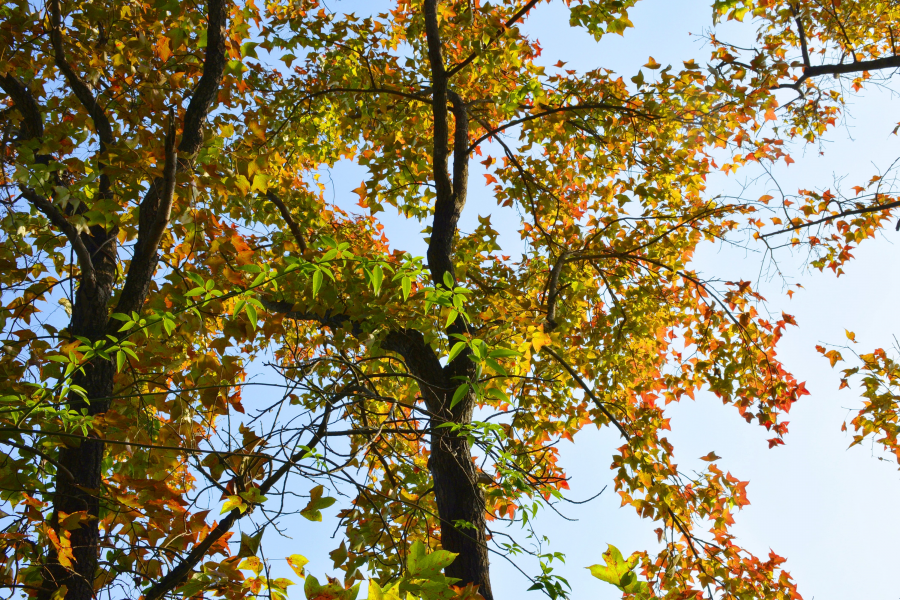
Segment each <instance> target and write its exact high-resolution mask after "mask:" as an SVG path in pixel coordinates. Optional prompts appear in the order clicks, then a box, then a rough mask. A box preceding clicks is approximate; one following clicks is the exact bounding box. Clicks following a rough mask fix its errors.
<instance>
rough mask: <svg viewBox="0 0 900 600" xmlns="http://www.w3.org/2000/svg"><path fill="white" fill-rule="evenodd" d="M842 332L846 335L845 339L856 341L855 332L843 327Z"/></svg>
mask: <svg viewBox="0 0 900 600" xmlns="http://www.w3.org/2000/svg"><path fill="white" fill-rule="evenodd" d="M844 333H845V334H846V335H847V339H848V340H850V341H851V342H856V334H855V333H853V332H852V331H850V330H849V329H845V330H844Z"/></svg>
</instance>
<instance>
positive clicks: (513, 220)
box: [266, 0, 900, 600]
mask: <svg viewBox="0 0 900 600" xmlns="http://www.w3.org/2000/svg"><path fill="white" fill-rule="evenodd" d="M379 4H381V3H380V2H372V1H371V0H367V1H366V0H342V1H333V2H331V3H330V6H331V7H332V8H333V9H334V10H335V11H337V12H356V13H357V14H366V13H369V12H373V11H376V10H377V7H378V5H379ZM566 12H567V11H566V10H565V8H564V6H563V4H562V2H558V1H557V2H554V4H553V5H551V6H545V5H542V6H541V7H540V8H539V9H538V10H537V11H536V13H535V14H534V15H533V16H532V17H531V18H530V19H529V20H528V21H527V23H526V24H525V29H526V30H527V31H529V32H531V33H532V34H533V35H535V36H536V37H537V38H538V39H539V40H540V42H541V45H542V46H543V48H544V55H543V56H544V57H545V58H546V60H547V62H548V64H549V63H555V62H556V61H557V60H560V59H561V60H564V61H566V62H568V63H569V64H568V66H569V67H571V68H577V69H579V70H587V69H591V68H595V67H598V66H603V67H606V68H611V69H613V70H615V71H617V72H619V73H620V74H621V75H623V76H625V77H626V79H627V78H628V77H630V76H632V75H634V74H635V73H636V71H637V69H638V68H640V66H641V65H642V64H644V63H646V62H647V59H648V57H649V56H653V57H654V58H655V59H656V60H657V61H659V62H660V63H662V64H663V65H665V64H668V63H672V64H675V65H678V64H680V63H679V62H678V61H681V60H688V59H690V58H697V59H698V62H700V61H701V60H703V59H705V58H706V55H707V54H708V51H707V50H706V49H705V48H704V47H703V46H702V43H701V40H700V39H699V38H698V37H697V36H696V35H694V36H691V35H689V33H691V32H693V33H694V34H697V33H701V32H702V31H703V30H704V29H705V28H707V27H709V25H710V24H711V10H710V8H709V4H708V3H707V2H704V1H700V0H678V1H675V0H643V1H642V2H639V3H638V6H637V7H636V8H635V9H634V10H633V11H632V12H631V13H630V18H631V20H632V21H633V22H634V25H635V28H634V29H632V30H629V31H627V32H626V33H625V35H624V37H618V36H614V38H612V39H608V40H604V41H603V43H601V44H597V43H596V42H594V41H593V39H592V38H590V37H589V36H588V35H587V34H585V33H583V32H581V31H577V30H573V29H571V28H570V27H569V26H568V18H567V14H566ZM723 30H724V31H723ZM719 33H720V35H724V36H726V37H728V38H729V39H733V40H735V41H745V42H746V41H747V40H748V39H749V37H750V35H752V26H750V25H748V24H740V25H735V24H728V25H726V26H724V27H720V29H719ZM896 106H897V102H896V101H893V102H892V100H891V98H890V96H889V95H888V94H887V93H885V92H882V91H867V92H866V94H865V96H864V97H863V98H859V99H857V100H855V101H854V103H853V105H852V106H851V110H850V117H849V118H848V119H847V121H846V122H845V123H844V124H843V125H842V126H841V127H839V128H837V129H836V130H835V131H833V132H832V133H831V134H830V135H829V140H831V142H830V143H829V144H827V153H826V155H825V156H819V155H818V149H817V148H813V147H803V146H798V147H795V148H793V149H792V150H791V154H792V156H793V158H794V159H795V160H796V163H795V164H793V165H791V166H790V167H786V166H784V165H780V166H778V167H776V168H775V170H774V172H773V173H774V175H775V177H776V178H777V180H778V182H779V183H780V184H781V185H782V186H783V187H784V188H785V189H786V190H796V189H797V188H798V187H804V188H809V189H824V188H827V187H829V186H830V185H832V184H833V180H834V177H835V176H841V175H847V174H849V175H850V176H851V178H850V179H851V180H852V181H851V183H850V185H854V184H855V183H857V182H859V181H865V180H868V179H869V177H871V176H872V175H873V174H875V173H876V171H877V168H878V167H881V168H884V167H886V166H887V165H888V164H889V163H890V162H891V160H892V159H893V158H894V157H897V156H898V155H900V141H898V138H897V136H891V135H890V132H891V130H892V129H893V127H894V125H896V122H897V121H898V120H900V114H898V113H900V111H898V110H897V109H896ZM473 166H474V165H473ZM756 175H759V173H758V172H754V171H752V170H749V169H748V170H747V171H745V172H742V173H739V174H738V176H737V177H733V178H731V179H729V178H725V177H724V176H723V177H712V178H710V193H711V195H715V194H717V193H729V192H732V193H733V192H737V191H738V190H739V189H740V185H741V183H742V182H743V181H745V180H746V179H750V178H752V177H754V176H756ZM362 178H363V173H362V172H361V171H360V170H359V169H358V168H357V167H354V166H352V165H340V166H339V167H337V168H336V169H334V170H333V172H332V177H331V181H330V183H329V185H331V186H332V192H333V194H334V198H335V201H336V203H338V204H339V205H341V206H343V207H345V208H346V209H348V210H354V211H358V210H360V209H359V208H358V207H356V206H355V202H356V195H355V194H353V193H352V192H351V191H350V190H352V189H353V188H355V187H357V186H358V185H359V181H361V179H362ZM482 180H483V179H482V178H481V177H480V175H478V174H477V173H475V174H473V176H472V177H471V179H470V188H471V189H470V197H471V200H470V201H469V205H468V206H467V208H466V212H465V213H464V216H463V219H462V222H461V228H462V229H463V230H471V229H473V228H474V226H475V224H477V220H476V217H477V216H478V215H479V214H480V215H486V214H491V213H493V214H492V217H493V224H494V227H495V228H496V229H498V230H499V231H500V232H501V234H502V238H501V244H506V245H507V246H509V245H511V246H513V247H520V246H521V242H520V241H519V236H518V234H517V233H516V229H517V226H518V219H517V217H516V215H515V214H514V213H513V212H512V211H507V212H504V213H500V212H497V210H496V204H495V203H494V201H493V200H492V199H491V197H490V194H489V191H488V190H487V189H483V188H482V187H481V181H482ZM770 187H771V186H770V185H765V184H764V183H758V184H755V186H754V187H752V188H751V191H753V193H756V192H758V193H757V194H756V195H757V196H758V195H762V194H763V193H765V192H766V191H768V190H769V188H770ZM379 216H380V217H384V223H385V226H386V230H387V236H388V238H389V239H390V240H391V242H392V244H393V245H394V246H396V247H398V248H403V249H407V250H410V251H412V252H413V253H414V254H418V255H422V254H424V249H425V246H424V243H423V242H422V236H421V234H420V233H419V232H420V231H421V229H422V228H423V227H424V224H420V223H418V222H415V221H412V222H408V221H404V220H403V219H402V218H399V217H396V216H394V215H392V214H385V213H381V214H380V215H379ZM897 242H900V233H894V232H887V233H886V234H885V235H884V236H883V237H882V238H880V239H878V240H876V241H873V242H870V243H868V244H866V245H864V246H863V247H862V248H861V249H860V250H858V251H857V252H855V255H856V257H857V258H856V260H855V261H853V262H852V263H851V264H850V265H849V266H848V267H847V268H846V271H847V273H846V275H844V276H842V277H840V278H835V277H834V276H833V275H831V274H829V273H825V274H820V273H818V272H815V273H809V272H805V273H804V272H803V270H802V268H803V265H804V261H803V258H804V256H802V255H797V256H793V255H791V253H790V252H789V251H785V252H782V253H780V254H778V255H777V259H778V261H779V263H780V264H781V266H782V268H783V269H784V271H785V272H787V273H794V274H796V280H795V281H796V282H799V283H802V284H803V286H804V288H803V289H802V290H800V291H798V293H797V294H795V295H794V296H793V298H792V299H789V298H788V297H787V296H786V295H785V294H784V287H783V282H782V281H781V280H776V279H770V278H766V277H763V280H762V281H760V274H761V273H765V271H762V268H763V266H764V264H765V263H764V259H763V256H762V255H761V254H759V253H753V252H748V251H746V250H742V249H737V248H718V247H716V248H713V247H708V248H706V249H705V251H703V252H701V253H700V255H699V257H698V264H697V268H698V269H699V270H700V271H702V272H703V273H704V274H706V275H708V276H711V277H713V276H718V277H722V278H724V279H729V280H736V279H739V278H741V279H751V280H753V281H754V282H757V284H758V285H759V286H761V289H762V290H763V293H764V295H765V296H766V297H767V298H768V300H769V302H770V308H771V309H772V310H773V311H774V312H775V313H776V314H777V313H778V312H779V311H781V310H784V311H785V312H788V313H790V314H793V315H794V316H796V317H797V320H798V322H799V324H800V327H799V328H792V329H790V330H789V331H788V332H787V334H786V336H785V338H784V340H783V341H782V343H781V350H780V356H781V358H782V360H783V361H784V362H785V363H786V365H787V366H788V367H789V368H790V369H791V370H792V371H793V373H794V374H795V375H796V376H797V378H798V379H800V380H805V381H806V382H807V387H808V389H809V390H810V392H811V395H810V396H807V397H805V398H804V399H803V400H802V401H801V402H799V403H798V404H797V405H796V407H795V408H794V410H793V411H792V413H791V415H790V417H789V420H790V422H791V427H790V433H789V435H788V436H787V438H786V442H787V444H786V445H785V446H782V447H778V448H775V449H772V450H769V449H768V445H767V443H766V441H765V440H766V439H767V438H768V437H770V435H767V432H766V431H765V430H763V429H762V428H760V427H758V426H751V425H747V424H746V423H745V422H744V421H743V420H742V419H741V418H740V417H739V416H738V414H737V412H736V410H734V409H732V408H728V407H723V406H722V405H721V403H720V402H719V401H718V400H716V399H715V398H714V397H712V396H711V395H702V396H698V398H697V401H696V402H690V401H685V402H684V403H683V404H680V405H676V406H672V407H671V408H670V414H671V417H672V432H671V435H670V437H669V439H670V440H671V441H672V442H673V443H674V445H675V448H676V450H675V456H676V459H677V462H678V463H679V465H680V467H681V469H682V470H684V471H690V470H692V469H698V470H699V469H701V468H702V466H701V465H702V462H701V461H699V457H700V456H703V455H705V454H707V453H708V452H710V451H711V450H715V451H716V453H717V454H719V455H720V456H722V457H723V459H722V460H721V461H719V463H718V464H719V466H720V467H721V468H723V469H727V470H729V471H731V472H732V473H733V474H734V475H735V476H737V477H738V478H740V479H742V480H749V481H750V486H749V488H748V493H749V497H750V501H751V506H750V507H748V508H746V509H745V510H744V511H742V512H741V513H739V514H738V516H737V524H736V527H735V529H734V531H735V533H736V534H737V535H738V538H739V542H740V543H742V544H744V545H745V546H746V547H747V548H748V549H750V550H752V551H753V552H754V553H756V554H757V555H761V556H766V555H767V554H768V551H769V549H770V548H771V549H773V550H774V551H775V552H777V553H778V554H780V555H782V556H786V557H787V558H788V563H787V565H786V568H787V569H788V570H789V571H790V572H791V574H792V575H793V577H794V578H795V581H796V582H797V583H798V584H799V589H800V592H801V593H802V594H803V596H804V598H807V599H808V600H809V599H813V598H815V599H818V600H827V599H834V600H839V599H844V598H848V597H858V598H869V599H873V600H874V599H880V598H894V597H896V580H895V578H893V577H891V574H892V573H894V572H896V566H895V563H896V558H895V557H896V554H897V545H898V540H900V519H898V518H897V516H896V515H894V513H893V510H892V506H893V503H894V502H895V501H896V499H897V498H898V497H900V478H898V476H897V468H896V464H894V463H891V462H882V461H879V460H877V456H878V452H877V449H873V448H872V447H871V446H870V445H863V446H857V447H855V448H852V449H849V450H848V449H847V446H848V445H849V443H850V436H849V435H848V434H847V433H842V432H841V430H840V429H841V424H842V423H843V421H844V420H845V419H846V418H847V417H848V415H849V409H852V408H853V407H857V406H859V404H860V401H859V399H858V394H857V391H856V390H853V389H851V390H843V391H841V392H838V390H837V388H838V383H839V375H838V373H837V371H835V370H832V369H831V367H830V366H829V364H828V362H827V361H826V360H825V359H823V358H822V357H821V356H819V355H818V354H817V353H816V352H815V350H814V347H815V345H816V344H821V343H833V344H840V345H843V344H845V343H847V340H846V338H845V334H844V330H845V328H846V329H849V330H851V331H854V332H855V333H856V336H857V337H856V339H857V341H858V344H857V348H858V349H859V351H860V352H865V351H870V350H871V349H873V348H875V347H887V346H890V345H891V344H892V343H893V337H892V336H893V334H894V333H895V332H898V331H900V327H898V326H897V325H896V319H895V315H896V307H897V297H898V292H900V283H898V281H900V279H898V275H900V272H898V271H900V268H898V265H900V261H898V260H897V247H896V245H895V244H897ZM576 442H577V445H573V444H570V443H568V442H563V444H564V446H563V449H562V462H563V464H564V465H565V466H566V467H567V468H568V469H569V472H570V474H571V475H572V478H573V479H572V481H571V488H572V489H571V497H572V498H573V499H576V500H580V499H584V498H587V497H589V496H592V495H593V494H595V493H597V492H598V491H600V490H601V489H602V488H603V487H604V486H605V485H609V486H610V487H609V489H607V491H606V492H605V493H604V494H603V495H602V496H601V497H600V498H598V499H597V500H595V501H594V502H591V503H589V504H586V505H582V506H579V507H575V506H569V507H565V508H564V512H565V514H566V515H567V516H568V517H570V518H574V519H578V520H577V521H575V522H569V521H565V520H563V519H561V518H559V517H557V516H555V515H553V514H552V513H550V512H546V513H544V514H543V515H542V516H541V517H539V519H538V524H537V525H538V528H539V530H541V531H543V532H546V533H549V534H551V535H552V546H550V549H552V550H556V551H562V552H564V553H566V555H567V563H566V565H562V566H559V567H558V568H557V572H558V573H560V574H562V575H563V576H565V577H566V578H568V580H569V582H570V583H571V584H572V587H573V593H572V597H573V598H576V599H578V598H585V597H591V598H597V599H599V600H604V599H607V598H610V599H612V598H618V597H619V595H618V593H617V592H616V590H615V589H614V588H612V587H611V586H608V585H607V584H604V583H602V582H600V581H599V580H596V579H594V578H592V577H591V576H590V575H589V573H588V572H587V570H586V569H585V567H587V566H589V565H591V564H594V563H596V562H599V561H600V558H601V557H600V555H601V553H602V552H603V551H604V550H605V548H606V544H608V543H611V544H614V545H616V546H618V547H619V548H620V549H621V550H622V551H623V552H625V553H626V554H627V553H629V552H632V551H634V550H639V549H653V548H655V547H656V546H655V545H656V536H655V534H653V529H654V528H655V527H656V525H655V524H654V523H653V522H651V521H647V520H642V519H639V518H638V517H637V516H636V515H635V513H634V511H633V509H631V508H620V507H619V501H618V498H617V496H616V495H615V494H614V493H613V491H612V472H611V471H610V470H609V468H608V467H609V464H610V463H611V456H612V454H613V453H614V449H615V448H616V447H618V446H619V445H620V444H621V441H620V440H619V438H618V437H617V435H615V433H614V431H612V430H604V431H601V432H597V431H585V432H583V433H581V434H579V436H577V438H576ZM336 509H337V506H335V507H333V508H332V509H329V510H328V511H326V513H328V514H330V515H331V516H332V517H333V515H334V513H335V512H336ZM284 524H285V525H286V526H287V531H288V533H289V535H291V536H292V538H293V540H281V541H276V536H274V535H271V536H270V535H269V534H268V533H267V537H266V548H267V554H268V555H269V556H272V557H280V556H285V555H287V554H290V553H293V552H299V553H302V554H304V555H305V556H307V557H308V558H310V560H311V563H310V565H309V567H308V569H309V571H310V572H312V573H313V574H315V575H316V576H319V577H320V578H321V576H322V575H323V574H325V573H329V572H330V567H331V564H330V561H329V560H328V559H327V556H326V553H327V552H328V551H329V550H331V549H332V548H334V547H335V546H336V545H337V544H338V543H339V542H338V539H335V540H332V539H331V538H330V536H331V534H332V532H333V531H334V526H335V524H334V522H333V521H332V522H331V523H329V522H328V518H327V517H326V522H324V523H319V524H313V523H308V522H306V521H304V520H303V519H301V518H299V517H297V518H296V519H289V520H286V521H285V523H284ZM276 563H277V561H276ZM522 566H523V568H525V570H526V571H531V572H534V568H535V565H534V564H533V563H529V562H527V561H524V564H523V565H522ZM492 571H493V588H494V593H495V597H496V598H497V599H498V600H512V599H514V598H521V597H523V596H524V594H525V590H526V589H527V587H528V586H529V582H528V581H527V580H525V579H524V578H523V577H522V576H521V575H520V574H519V573H518V572H517V571H516V570H515V569H513V568H512V567H511V566H510V565H508V564H506V563H505V562H504V561H503V560H502V559H499V558H498V559H495V560H494V561H493V563H492ZM291 589H292V590H293V594H292V596H296V597H301V594H302V592H301V591H300V589H299V587H297V588H291ZM530 594H531V595H534V597H536V598H537V597H539V596H540V595H539V593H538V592H531V593H530Z"/></svg>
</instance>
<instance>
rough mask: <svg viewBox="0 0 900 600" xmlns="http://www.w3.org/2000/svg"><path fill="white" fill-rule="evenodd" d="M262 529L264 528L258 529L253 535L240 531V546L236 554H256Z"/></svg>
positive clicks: (242, 555)
mask: <svg viewBox="0 0 900 600" xmlns="http://www.w3.org/2000/svg"><path fill="white" fill-rule="evenodd" d="M264 531H265V529H260V530H259V532H257V534H256V535H254V536H250V535H247V534H246V533H241V546H240V549H239V550H238V556H240V557H244V556H256V554H257V552H259V544H260V542H261V541H262V536H263V533H264Z"/></svg>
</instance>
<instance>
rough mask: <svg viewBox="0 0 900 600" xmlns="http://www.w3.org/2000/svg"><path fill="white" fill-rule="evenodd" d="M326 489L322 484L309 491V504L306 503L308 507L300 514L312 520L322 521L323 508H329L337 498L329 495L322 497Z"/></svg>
mask: <svg viewBox="0 0 900 600" xmlns="http://www.w3.org/2000/svg"><path fill="white" fill-rule="evenodd" d="M324 491H325V487H324V486H321V485H317V486H316V487H314V488H313V489H311V490H310V491H309V496H310V498H309V504H307V505H306V508H304V509H303V510H301V511H300V514H301V515H303V516H304V517H305V518H307V519H309V520H310V521H321V520H322V512H321V510H322V509H323V508H328V507H329V506H331V505H332V504H334V503H335V502H337V500H336V499H334V498H330V497H328V496H325V497H322V494H323V493H324Z"/></svg>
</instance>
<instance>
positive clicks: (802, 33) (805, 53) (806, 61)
mask: <svg viewBox="0 0 900 600" xmlns="http://www.w3.org/2000/svg"><path fill="white" fill-rule="evenodd" d="M791 13H792V14H793V15H794V21H795V22H796V23H797V36H798V37H799V38H800V51H801V52H803V66H804V67H805V68H807V69H808V68H809V66H810V64H809V49H808V48H807V46H806V32H805V31H804V30H803V22H802V21H801V20H800V13H799V12H797V7H796V6H795V5H793V4H791Z"/></svg>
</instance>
